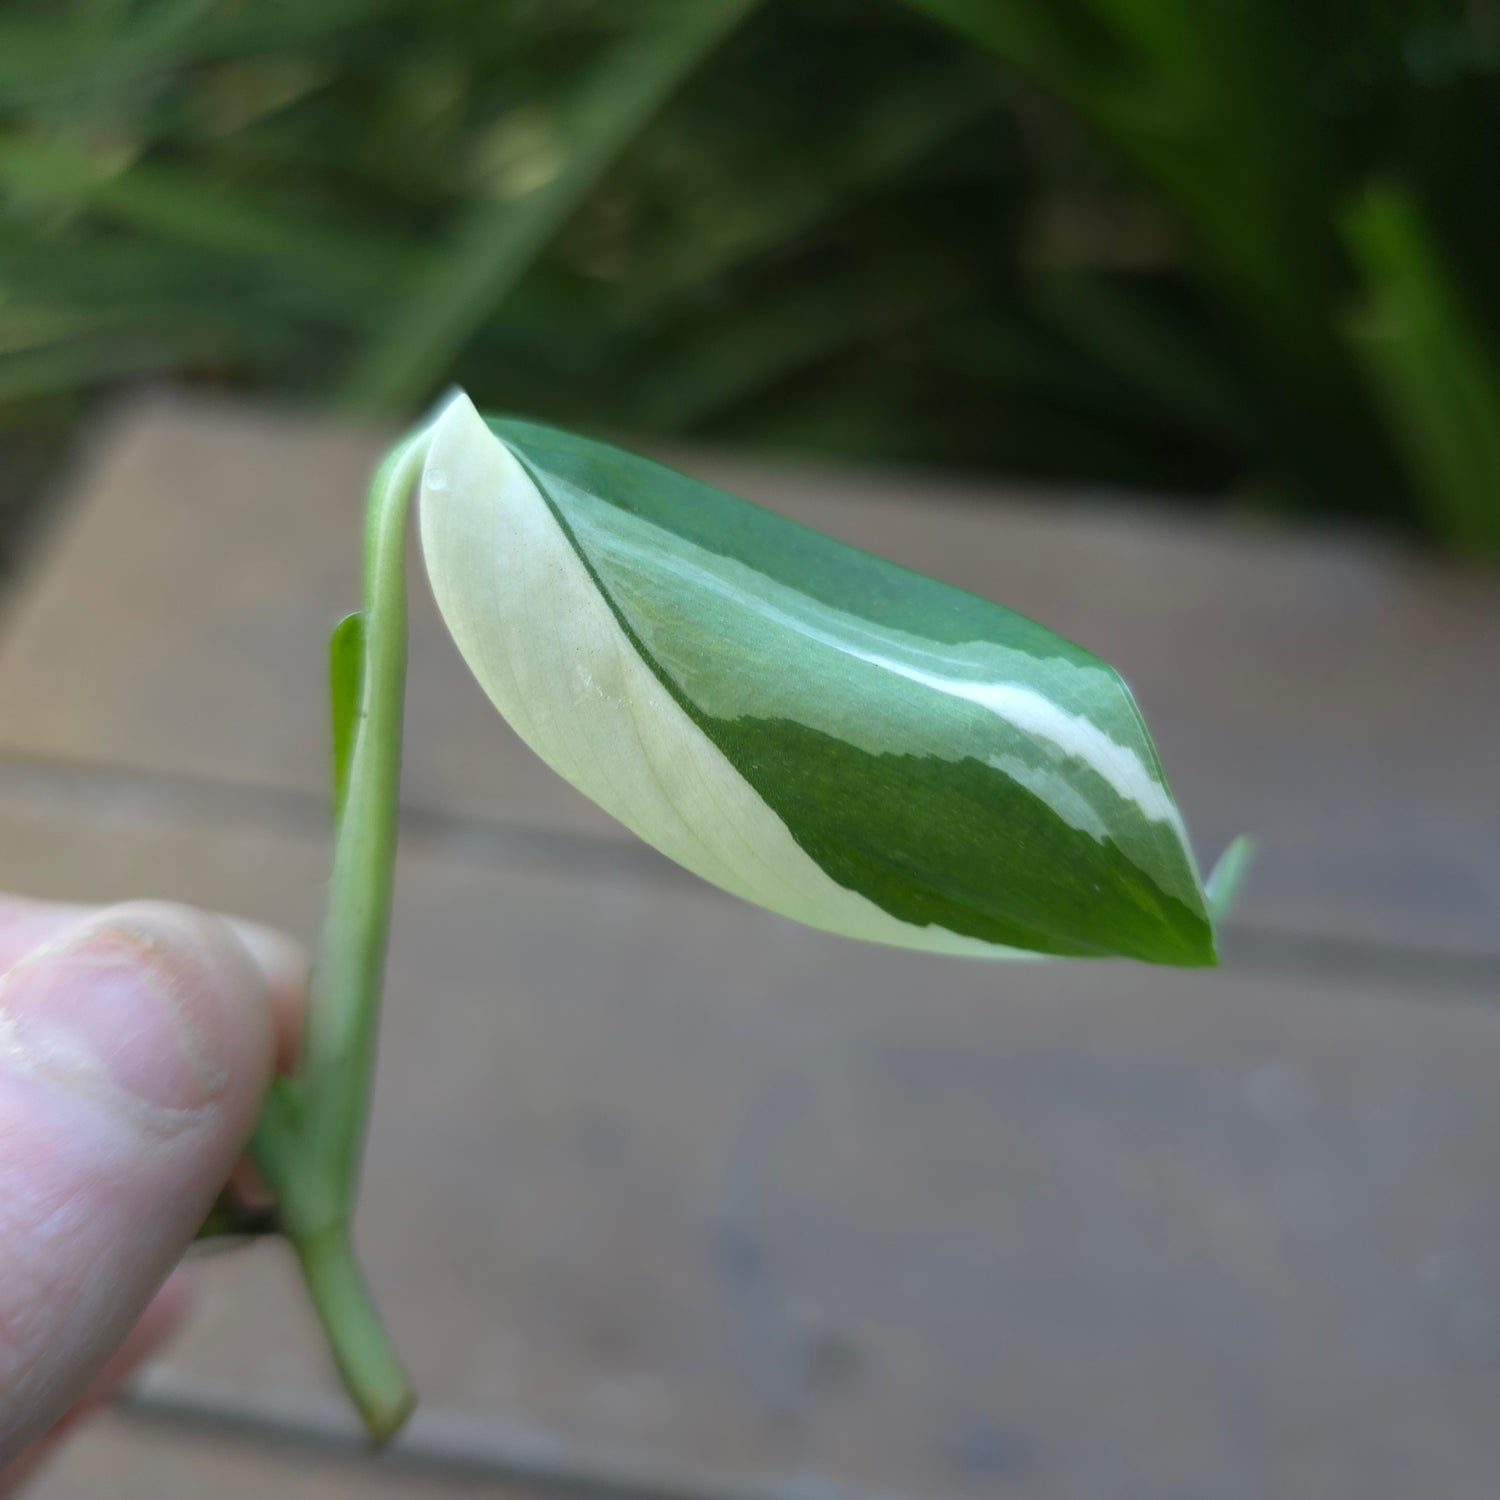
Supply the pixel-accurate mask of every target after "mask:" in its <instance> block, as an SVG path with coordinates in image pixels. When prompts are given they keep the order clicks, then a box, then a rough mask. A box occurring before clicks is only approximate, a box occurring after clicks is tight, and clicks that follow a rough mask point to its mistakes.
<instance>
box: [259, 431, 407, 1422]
mask: <svg viewBox="0 0 1500 1500" xmlns="http://www.w3.org/2000/svg"><path fill="white" fill-rule="evenodd" d="M426 449H427V432H426V431H425V430H424V431H422V432H420V433H418V434H416V435H414V436H412V437H409V438H407V439H405V440H404V441H403V442H402V443H400V444H398V446H397V447H396V448H395V449H393V450H392V452H391V453H390V455H389V456H388V457H387V458H386V460H385V461H384V463H382V464H381V466H380V469H379V470H378V472H377V473H376V475H375V478H374V480H373V482H372V484H371V486H370V498H369V506H368V510H367V513H366V530H365V599H364V609H363V611H362V612H361V614H360V615H358V616H351V617H350V619H348V620H346V621H344V622H343V624H341V625H340V626H339V627H338V629H337V630H336V631H335V632H334V636H333V640H332V643H331V653H330V657H331V673H330V681H331V689H332V691H331V698H332V707H333V740H334V791H333V795H334V810H335V829H334V853H333V870H332V874H331V876H330V878H329V884H328V897H327V907H326V910H325V913H324V918H323V927H322V931H321V934H320V936H319V940H318V946H317V952H316V954H315V957H314V962H313V976H312V983H311V986H310V990H309V994H308V1010H307V1021H306V1026H305V1029H304V1033H303V1054H302V1058H301V1062H300V1064H299V1067H298V1070H297V1073H296V1075H295V1076H294V1077H292V1078H283V1079H280V1080H278V1082H277V1084H276V1086H275V1088H274V1089H273V1090H272V1092H271V1095H270V1097H269V1098H268V1100H267V1102H266V1107H265V1110H264V1113H263V1114H262V1116H261V1120H260V1124H259V1125H258V1127H257V1129H256V1133H255V1138H254V1140H253V1141H252V1143H251V1152H252V1154H253V1156H254V1158H255V1161H256V1164H257V1166H258V1167H259V1168H260V1170H261V1172H262V1174H263V1175H264V1176H265V1178H266V1181H267V1183H268V1185H269V1186H270V1188H271V1190H272V1192H273V1193H274V1195H275V1198H276V1218H277V1227H278V1228H279V1229H280V1230H281V1232H282V1233H283V1234H284V1235H285V1236H286V1238H287V1239H288V1240H289V1241H290V1242H291V1245H292V1248H293V1249H294V1250H295V1252H296V1254H297V1258H298V1261H299V1263H300V1264H301V1267H302V1273H303V1277H304V1279H305V1281H306V1283H307V1289H308V1293H309V1295H310V1297H311V1299H312V1302H313V1306H314V1308H315V1310H316V1312H317V1314H318V1317H319V1319H320V1321H321V1322H322V1324H323V1330H324V1333H325V1334H326V1335H327V1338H328V1344H329V1348H330V1350H331V1352H332V1354H333V1358H334V1362H335V1363H336V1364H337V1366H338V1369H339V1373H340V1375H341V1376H342V1377H343V1381H344V1385H345V1387H346V1388H347V1390H348V1392H349V1396H350V1398H351V1399H352V1400H353V1402H354V1404H355V1406H356V1407H357V1408H358V1410H359V1413H360V1415H361V1417H362V1418H363V1419H364V1422H365V1425H366V1427H367V1428H368V1429H369V1431H370V1435H371V1436H372V1437H373V1438H375V1439H376V1440H377V1441H383V1440H385V1439H386V1438H389V1437H390V1436H392V1435H393V1434H394V1433H395V1432H396V1430H397V1429H398V1428H399V1427H400V1426H401V1424H402V1423H403V1422H404V1421H405V1420H406V1417H407V1416H408V1414H409V1413H410V1411H411V1408H412V1403H413V1396H412V1391H411V1387H410V1385H409V1384H408V1382H407V1378H406V1374H405V1372H404V1370H403V1369H402V1367H401V1362H400V1359H399V1358H398V1356H397V1354H396V1351H395V1348H394V1346H393V1345H392V1343H391V1340H390V1336H389V1334H388V1333H387V1332H386V1329H385V1326H384V1324H383V1323H382V1321H381V1318H380V1314H379V1311H378V1309H377V1308H376V1307H375V1304H374V1302H373V1300H372V1299H371V1296H370V1293H369V1289H368V1288H367V1287H366V1285H365V1282H364V1278H363V1276H362V1274H361V1272H360V1269H359V1264H358V1262H357V1260H356V1259H355V1256H354V1250H353V1245H352V1241H351V1232H350V1221H351V1219H352V1217H353V1211H354V1203H355V1197H356V1193H357V1188H358V1182H359V1170H360V1161H361V1157H362V1153H363V1147H364V1138H365V1127H366V1120H367V1116H368V1113H369V1099H370V1084H371V1078H372V1075H373V1070H374V1062H375V1041H376V1031H377V1027H378V1022H379V1016H380V997H381V989H382V983H383V978H384V972H385V955H386V941H387V935H388V932H389V927H390V909H391V887H392V882H393V879H394V871H395V855H396V809H397V801H398V796H399V790H400V777H401V721H402V706H403V700H404V696H405V679H406V578H405V533H406V517H407V510H408V506H409V502H410V495H411V490H412V486H413V484H414V483H415V481H416V477H417V475H418V473H419V472H420V469H421V466H422V461H423V458H424V456H425V454H426Z"/></svg>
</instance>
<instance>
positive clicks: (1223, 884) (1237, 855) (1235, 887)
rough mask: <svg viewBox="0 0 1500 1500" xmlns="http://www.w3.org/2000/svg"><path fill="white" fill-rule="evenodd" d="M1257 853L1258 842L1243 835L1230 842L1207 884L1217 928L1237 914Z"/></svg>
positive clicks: (1205, 882) (1204, 886) (1206, 891)
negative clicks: (1235, 906) (1235, 905)
mask: <svg viewBox="0 0 1500 1500" xmlns="http://www.w3.org/2000/svg"><path fill="white" fill-rule="evenodd" d="M1256 852H1257V846H1256V842H1255V840H1254V839H1252V838H1250V837H1249V836H1248V835H1247V834H1243V833H1242V834H1240V835H1239V837H1238V838H1235V839H1231V840H1230V842H1229V847H1228V848H1227V849H1225V850H1224V852H1223V853H1222V854H1221V855H1220V856H1219V860H1218V863H1217V864H1216V865H1215V866H1214V867H1213V869H1212V870H1211V871H1210V872H1209V876H1208V879H1207V880H1206V881H1204V883H1203V890H1204V894H1205V895H1206V896H1207V897H1208V911H1209V915H1210V916H1211V917H1212V918H1213V920H1214V926H1216V927H1217V926H1218V925H1219V923H1221V922H1222V921H1224V919H1225V918H1226V917H1227V916H1228V915H1229V913H1230V912H1231V911H1233V909H1234V904H1235V902H1236V901H1237V900H1238V899H1239V894H1240V890H1241V888H1242V887H1243V886H1244V884H1245V877H1246V876H1247V875H1248V874H1249V873H1250V867H1251V865H1253V864H1254V863H1255V856H1256Z"/></svg>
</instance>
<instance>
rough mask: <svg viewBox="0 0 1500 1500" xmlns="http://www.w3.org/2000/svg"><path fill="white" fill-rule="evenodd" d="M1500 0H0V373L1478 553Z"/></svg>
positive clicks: (57, 399) (1497, 497)
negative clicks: (1062, 490) (598, 433)
mask: <svg viewBox="0 0 1500 1500" xmlns="http://www.w3.org/2000/svg"><path fill="white" fill-rule="evenodd" d="M1497 75H1500V14H1497V8H1496V5H1495V4H1494V3H1493V0H908V3H906V4H902V3H900V0H761V3H759V4H757V3H756V0H6V3H5V4H4V5H3V6H0V412H3V419H0V420H3V421H4V422H5V423H7V424H9V425H10V426H11V427H12V428H18V429H20V430H23V431H31V430H36V429H38V428H45V427H46V426H47V425H48V424H49V423H50V424H58V423H63V422H66V421H67V420H68V419H69V417H70V416H71V415H72V414H73V413H74V412H76V411H77V410H78V409H79V406H80V403H81V402H83V401H85V400H86V399H87V398H88V397H89V396H90V395H91V394H92V393H94V392H96V391H98V390H99V389H100V388H101V387H109V386H112V385H114V384H117V383H118V382H119V381H121V380H122V379H128V378H130V377H132V376H137V375H141V374H148V373H154V372H173V373H178V374H182V375H188V376H192V377H194V378H197V379H199V380H207V381H213V382H217V383H221V384H227V385H234V386H250V387H259V388H270V389H273V390H275V391H277V392H280V393H285V394H288V395H294V396H301V397H314V398H317V399H319V400H323V401H326V402H328V403H330V404H338V405H340V406H342V407H344V408H347V409H353V410H360V411H367V412H397V413H403V414H404V413H408V412H410V411H412V410H415V409H416V408H418V407H419V406H420V405H421V404H422V403H424V402H425V401H427V400H428V399H430V398H431V397H432V396H433V395H434V394H435V392H436V391H437V390H438V389H440V388H441V387H442V386H443V385H445V384H447V383H448V382H449V381H451V380H460V381H462V382H463V383H464V384H466V385H467V386H468V387H469V388H470V389H471V390H472V391H473V393H474V394H475V396H476V397H477V398H478V399H479V400H480V401H481V402H482V403H483V404H486V405H489V406H495V407H506V408H513V409H520V410H525V411H528V412H531V413H535V414H538V415H542V416H545V417H550V418H552V419H555V420H559V421H563V422H568V423H573V424H576V425H582V426H586V427H591V428H595V429H600V428H602V429H609V430H615V431H627V432H637V433H642V434H651V435H671V436H676V435H701V436H704V437H717V438H732V439H735V440H739V441H749V442H756V443H762V444H767V445H777V446H782V447H791V448H795V449H798V450H800V451H804V452H816V453H823V454H839V455H849V456H856V457H861V458H869V459H896V460H901V461H911V462H920V463H926V464H947V465H961V466H965V467H970V468H984V469H988V470H993V471H1003V472H1006V473H1012V474H1027V475H1036V476H1044V477H1048V478H1057V479H1065V480H1073V481H1086V482H1110V483H1117V484H1125V485H1132V486H1150V487H1153V488H1158V489H1167V490H1173V491H1184V492H1186V491H1205V492H1223V491H1226V490H1229V489H1232V488H1236V487H1238V488H1240V489H1241V490H1249V491H1251V492H1253V493H1254V494H1255V495H1257V496H1258V497H1260V498H1261V500H1262V501H1263V502H1264V503H1269V504H1278V505H1281V506H1284V507H1287V508H1298V509H1303V510H1317V511H1325V512H1326V511H1343V512H1348V513H1357V514H1361V515H1364V516H1368V517H1372V518H1375V519H1377V520H1378V521H1380V522H1383V523H1391V524H1396V525H1400V526H1404V527H1406V528H1408V529H1411V530H1415V531H1418V532H1421V533H1425V534H1426V535H1428V536H1430V537H1433V538H1436V539H1439V540H1442V541H1444V542H1446V543H1448V544H1450V545H1452V546H1454V547H1457V548H1461V549H1465V550H1469V551H1472V552H1476V553H1485V552H1488V553H1491V554H1495V553H1500V256H1497V254H1496V247H1497V242H1500V234H1497V230H1500V208H1497V202H1500V199H1497V191H1496V186H1495V177H1496V174H1495V169H1494V161H1495V155H1496V145H1495V143H1496V142H1497V140H1500V128H1497V127H1500V87H1497Z"/></svg>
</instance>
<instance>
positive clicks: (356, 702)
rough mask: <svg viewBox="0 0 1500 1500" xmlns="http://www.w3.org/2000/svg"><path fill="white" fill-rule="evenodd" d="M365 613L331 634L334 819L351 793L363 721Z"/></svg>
mask: <svg viewBox="0 0 1500 1500" xmlns="http://www.w3.org/2000/svg"><path fill="white" fill-rule="evenodd" d="M364 658H365V617H364V615H363V614H358V613H356V614H352V615H345V616H344V618H343V619H342V620H340V621H339V623H338V624H337V625H335V626H334V628H333V634H332V635H330V636H329V637H328V708H329V715H328V717H329V723H330V725H331V726H332V730H333V819H334V823H335V825H337V824H338V822H339V820H340V819H341V818H342V817H343V815H344V802H345V799H346V798H347V796H348V793H349V756H350V753H351V752H352V751H353V749H354V731H355V729H356V728H357V727H358V724H359V707H360V696H361V692H362V690H363V685H364Z"/></svg>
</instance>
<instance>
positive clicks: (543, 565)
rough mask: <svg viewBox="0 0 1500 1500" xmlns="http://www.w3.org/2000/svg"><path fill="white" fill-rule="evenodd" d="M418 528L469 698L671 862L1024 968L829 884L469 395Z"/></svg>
mask: <svg viewBox="0 0 1500 1500" xmlns="http://www.w3.org/2000/svg"><path fill="white" fill-rule="evenodd" d="M420 516H421V535H422V552H423V556H424V558H425V560H426V564H427V573H428V577H429V578H430V579H431V581H432V591H433V594H434V596H435V597H436V599H437V603H438V608H439V609H440V610H441V611H442V615H443V619H444V622H445V623H446V624H447V626H448V630H449V633H450V634H451V635H452V636H453V639H454V641H455V642H456V643H457V645H458V649H459V651H460V652H461V653H462V654H463V657H464V660H465V661H466V662H467V663H468V665H469V668H470V670H471V671H472V672H473V673H474V676H475V677H476V678H477V679H478V680H479V684H480V686H481V687H483V688H484V690H485V692H486V693H488V694H489V696H490V698H491V699H492V700H493V701H494V703H495V706H496V707H497V708H498V709H499V710H500V712H501V714H502V715H503V716H504V717H505V719H506V720H507V721H508V722H509V723H510V725H511V726H512V728H514V729H515V731H516V733H517V734H519V735H520V736H521V738H522V739H523V740H525V741H526V743H527V744H528V745H530V746H531V748H532V749H533V750H534V751H535V752H536V753H537V754H538V755H539V756H540V757H541V758H542V759H543V760H544V761H546V762H547V764H548V765H550V766H551V767H552V768H553V769H554V770H555V771H557V772H558V774H559V775H561V776H563V777H564V778H565V779H566V780H567V781H569V782H571V783H572V784H573V785H574V786H575V787H577V788H578V790H579V791H581V792H582V793H583V794H584V795H585V796H587V797H589V798H591V799H592V800H593V801H595V802H597V803H598V804H599V805H600V806H601V807H602V808H604V810H605V811H606V812H608V813H610V814H612V815H613V816H614V817H616V818H618V819H619V820H620V822H622V823H624V824H625V826H626V827H627V828H629V829H631V830H632V831H633V832H635V833H636V834H638V835H639V836H640V837H641V838H643V839H644V840H645V841H646V842H647V843H649V844H652V845H654V846H655V847H656V848H657V849H659V850H661V852H662V853H663V854H665V855H666V856H667V857H668V858H669V859H672V860H675V861H676V862H677V863H678V864H680V865H683V866H685V867H686V868H687V869H689V870H692V871H693V872H694V873H695V874H697V875H700V876H702V877H703V879H705V880H708V881H711V882H712V883H713V884H715V885H717V886H721V887H722V888H723V889H724V890H727V891H730V892H732V893H733V894H734V895H737V896H741V897H743V898H745V899H746V900H748V901H753V902H756V903H757V904H758V905H761V906H765V907H769V908H770V909H771V910H772V911H776V912H780V913H782V914H783V915H785V916H789V917H793V918H795V919H796V920H798V921H801V922H805V923H807V924H809V925H810V926H813V927H821V928H824V929H826V930H828V931H830V932H836V933H840V934H842V935H844V936H846V937H854V938H864V939H867V940H869V941H872V942H881V943H892V944H896V945H898V946H900V947H905V948H920V949H925V950H928V951H930V952H938V953H955V954H966V955H970V956H979V957H989V958H1031V957H1035V955H1033V954H1030V953H1025V952H1022V951H1020V950H1017V949H1013V948H1004V947H1000V946H998V945H995V944H992V943H985V942H981V941H980V940H978V939H976V938H972V937H965V936H963V935H960V934H958V933H953V932H949V931H947V930H946V929H944V928H941V927H936V926H928V927H919V926H915V925H913V924H911V923H908V922H902V921H899V920H897V919H896V918H895V917H892V916H891V915H890V914H889V913H887V912H885V911H882V910H881V909H880V907H878V906H876V905H875V903H874V902H872V901H870V900H869V899H868V898H867V897H865V896H862V895H860V894H859V893H858V892H855V891H851V890H848V889H846V888H845V887H844V886H841V885H839V884H838V883H837V882H836V881H834V880H832V879H831V878H830V877H829V876H828V875H827V874H826V873H825V872H824V870H823V869H822V867H821V866H820V865H818V864H817V863H816V862H815V861H814V860H812V859H811V858H810V857H809V856H808V855H807V854H806V853H805V852H804V850H803V849H802V848H801V846H800V845H799V844H797V842H796V841H795V840H794V839H793V838H792V836H791V833H790V832H789V831H788V829H787V827H786V824H785V823H784V822H783V821H782V820H781V819H780V818H779V817H778V816H777V815H776V814H775V813H774V812H773V811H772V810H771V809H770V808H769V807H767V806H766V804H765V802H764V801H762V800H761V798H760V796H759V795H758V794H757V793H756V792H755V790H754V789H753V788H752V787H751V786H750V784H749V783H748V782H746V781H745V779H744V778H743V777H742V776H741V775H740V774H739V773H738V772H737V771H736V770H735V768H734V766H733V765H732V764H731V762H730V761H729V759H728V758H727V757H726V756H725V755H724V753H723V751H721V750H720V749H719V748H718V746H717V745H715V744H714V743H713V741H712V740H710V739H709V738H708V736H707V735H705V734H704V733H703V731H702V730H701V729H699V728H698V726H697V725H696V724H695V723H694V722H693V721H692V719H690V718H689V717H688V715H687V714H686V713H684V712H683V710H682V708H681V707H680V706H679V705H678V703H677V702H676V700H675V699H674V698H673V697H672V696H671V694H669V693H668V692H667V691H666V689H665V688H664V687H663V686H662V685H661V683H660V681H659V680H658V679H657V677H656V676H655V674H654V673H653V672H652V671H651V670H650V668H649V667H648V666H647V665H646V664H645V662H643V661H642V660H641V657H640V655H639V653H638V652H637V651H636V649H635V647H634V646H633V645H632V644H631V642H630V639H629V637H628V636H627V635H626V634H625V633H624V631H622V630H621V628H620V625H619V622H618V621H617V620H616V618H615V616H614V614H613V612H612V611H611V610H610V608H609V606H608V604H607V603H606V602H605V600H604V599H603V598H602V597H601V596H600V594H599V591H598V589H597V588H596V587H595V585H594V581H593V579H592V578H591V577H590V576H589V573H588V570H587V569H586V568H585V567H584V566H583V564H582V562H580V561H579V558H578V555H577V553H576V552H575V551H574V550H573V547H572V546H571V545H570V544H569V542H568V539H567V537H566V536H565V535H564V534H563V531H562V528H561V527H560V526H559V525H558V524H557V521H556V519H555V518H554V516H553V515H552V512H551V511H550V510H549V509H548V507H547V505H546V503H545V502H544V501H543V499H542V498H541V496H540V495H539V494H538V493H537V489H536V486H535V484H533V482H532V480H531V478H530V476H529V475H528V474H527V473H526V471H525V469H524V468H523V467H522V465H521V464H520V463H519V462H518V461H517V459H516V458H515V456H514V455H513V454H512V453H511V451H510V450H509V449H508V448H507V447H506V446H505V444H504V443H502V442H501V441H500V439H499V438H497V437H496V436H495V435H494V434H493V433H492V432H491V431H490V430H489V428H488V427H486V426H485V424H484V421H483V420H482V418H481V417H480V416H479V414H478V412H476V411H475V410H474V407H473V405H472V403H471V402H470V401H469V399H468V398H467V397H466V396H462V395H459V396H456V397H454V399H453V400H452V402H450V404H449V405H448V406H447V407H446V408H445V410H444V411H443V413H442V414H441V415H440V416H439V418H438V419H437V421H436V423H435V424H434V426H433V428H432V435H431V443H430V447H429V449H428V454H427V465H426V469H425V471H424V474H423V483H422V493H421V499H420Z"/></svg>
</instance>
